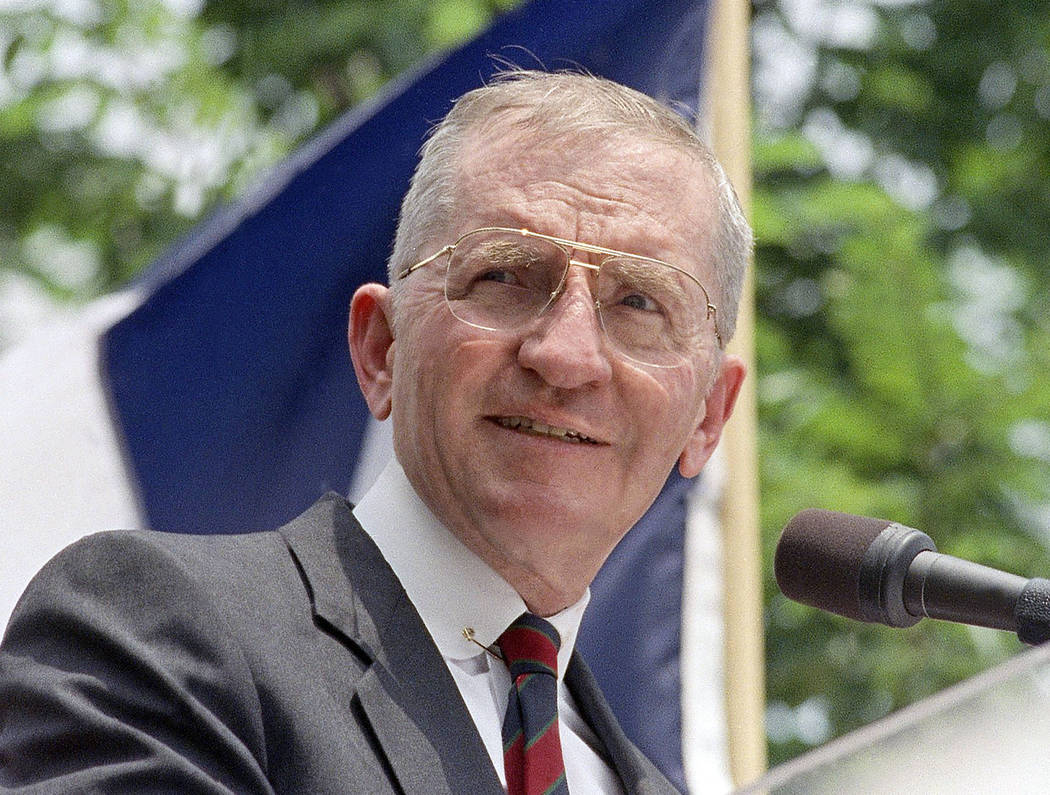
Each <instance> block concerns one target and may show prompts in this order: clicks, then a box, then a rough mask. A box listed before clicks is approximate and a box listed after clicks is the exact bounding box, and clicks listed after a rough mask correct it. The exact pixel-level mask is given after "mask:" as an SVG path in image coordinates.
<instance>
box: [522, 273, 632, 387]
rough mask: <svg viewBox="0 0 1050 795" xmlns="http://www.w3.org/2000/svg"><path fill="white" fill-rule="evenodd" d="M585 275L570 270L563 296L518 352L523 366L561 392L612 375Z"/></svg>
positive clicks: (601, 380)
mask: <svg viewBox="0 0 1050 795" xmlns="http://www.w3.org/2000/svg"><path fill="white" fill-rule="evenodd" d="M585 273H586V272H585V271H584V272H581V271H576V270H575V269H571V270H570V273H569V274H567V275H566V282H565V288H564V290H563V291H562V293H561V295H560V296H558V298H557V300H555V302H554V303H553V304H552V305H551V306H549V307H548V308H547V310H546V311H545V312H544V313H543V314H542V315H541V316H540V317H539V318H538V319H537V320H536V321H535V323H534V325H532V326H531V327H530V330H529V332H528V334H527V335H526V337H525V339H524V340H523V341H522V343H521V347H520V348H519V349H518V362H519V363H520V364H521V366H522V367H524V368H526V369H527V370H532V371H534V372H535V373H537V374H538V375H539V376H540V377H541V378H542V379H543V380H544V381H545V382H547V383H548V384H550V385H551V386H554V387H559V388H561V389H576V388H579V387H582V386H586V385H588V384H598V383H604V382H605V381H608V380H609V378H610V376H611V375H612V366H611V364H610V362H609V357H608V352H607V349H606V343H605V333H604V332H603V331H602V327H601V321H600V320H599V318H598V313H597V310H596V308H595V303H594V297H593V296H592V295H591V290H590V287H589V285H588V281H589V280H588V279H587V278H586V276H585Z"/></svg>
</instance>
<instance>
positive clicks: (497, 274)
mask: <svg viewBox="0 0 1050 795" xmlns="http://www.w3.org/2000/svg"><path fill="white" fill-rule="evenodd" d="M477 280H478V281H479V282H496V283H498V284H509V285H517V284H521V280H520V279H519V278H518V277H517V275H516V274H515V273H514V272H513V271H509V270H505V269H500V268H491V269H490V270H487V271H484V272H482V273H481V274H480V275H479V276H478V278H477Z"/></svg>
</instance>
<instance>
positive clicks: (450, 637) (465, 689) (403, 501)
mask: <svg viewBox="0 0 1050 795" xmlns="http://www.w3.org/2000/svg"><path fill="white" fill-rule="evenodd" d="M354 516H355V517H357V520H358V521H359V522H360V523H361V526H362V527H363V528H364V529H365V531H366V532H367V533H368V534H369V535H370V536H371V537H372V539H373V540H374V541H375V542H376V545H377V546H378V547H379V549H380V551H381V552H382V553H383V557H385V558H386V560H387V562H388V563H389V564H390V567H391V568H392V569H393V570H394V573H395V574H396V575H397V577H398V579H399V580H400V581H401V584H402V586H403V587H404V589H405V592H406V593H407V594H408V598H409V599H410V600H411V601H412V604H413V606H414V607H415V608H416V610H417V611H418V613H419V615H420V617H421V618H422V619H423V623H424V624H425V625H426V628H427V630H428V631H429V632H430V636H431V637H432V638H433V639H434V642H435V644H437V647H438V650H439V651H440V652H441V656H442V657H443V658H444V660H445V664H446V665H447V666H448V669H449V671H450V672H451V673H452V678H453V679H454V680H455V682H456V686H457V687H458V688H459V692H460V694H461V695H462V696H463V701H464V702H465V703H466V705H467V709H468V711H469V712H470V716H471V718H473V719H474V724H475V725H476V726H477V729H478V734H479V735H481V740H482V742H483V743H484V744H485V749H486V750H487V751H488V753H489V757H490V758H491V759H492V765H493V767H494V768H495V769H496V772H497V774H498V775H499V779H500V781H501V782H502V783H503V786H504V787H506V785H507V784H506V781H507V780H506V774H505V772H504V769H503V744H502V740H501V730H502V726H503V714H504V712H505V711H506V708H507V698H508V694H509V693H510V685H511V680H510V673H509V672H508V671H507V667H506V666H505V665H504V664H503V663H502V662H501V661H500V660H498V659H497V658H495V657H493V656H491V655H490V654H489V653H488V652H486V651H485V650H484V649H483V648H481V647H485V648H489V647H493V646H494V644H495V643H496V640H497V639H498V638H499V636H500V634H502V632H503V630H505V629H506V628H507V627H508V626H509V625H510V624H511V622H512V621H514V619H516V618H517V617H518V616H520V615H521V614H522V613H524V612H525V611H526V609H527V608H526V607H525V602H524V601H523V600H522V598H521V596H519V595H518V593H517V592H516V591H515V590H514V589H513V588H512V587H511V586H510V584H509V583H507V581H506V580H504V579H503V578H502V577H500V576H499V575H498V574H497V573H496V572H495V571H493V570H492V569H491V568H490V567H489V566H488V564H487V563H485V562H484V561H483V560H482V559H481V558H479V557H478V556H477V555H475V554H474V553H473V552H471V551H470V550H469V549H467V547H466V546H464V545H463V544H462V542H460V540H459V539H458V538H456V536H454V535H453V534H452V533H451V532H450V531H449V530H448V529H446V528H445V527H444V526H443V525H442V524H441V523H440V522H439V521H438V520H437V519H436V518H435V517H434V515H433V514H432V513H431V512H430V510H429V509H428V508H427V507H426V505H425V504H424V503H423V501H422V500H421V499H420V498H419V496H418V495H417V494H416V492H415V490H414V489H413V488H412V485H411V484H410V483H409V481H408V478H407V477H406V476H405V473H404V470H402V468H401V466H400V464H398V463H397V461H396V459H391V461H390V463H389V464H388V465H387V467H386V469H384V470H383V472H382V474H381V475H380V476H379V478H378V479H377V480H376V482H375V484H374V485H373V486H372V488H370V489H369V490H368V492H367V493H366V494H365V496H364V497H363V498H362V499H361V501H360V502H359V503H358V505H357V506H356V507H355V508H354ZM589 599H590V592H589V591H588V592H587V593H585V594H584V596H583V597H582V598H581V599H580V600H579V601H578V602H577V603H576V604H574V605H571V606H570V607H567V608H565V609H564V610H562V611H561V612H560V613H557V614H556V615H553V616H548V617H547V620H548V621H550V622H551V624H553V625H554V627H555V629H557V630H558V634H559V635H560V636H561V648H560V649H559V651H558V721H559V726H560V730H559V735H560V737H561V746H562V757H563V759H564V760H565V775H566V779H567V781H568V784H569V790H570V791H571V792H587V793H590V792H595V793H605V792H608V793H622V792H623V787H622V785H621V784H620V780H619V778H618V777H617V776H616V774H615V773H614V772H613V770H612V769H611V768H610V767H609V765H608V764H606V762H605V760H604V759H603V758H602V757H601V756H600V755H599V754H598V752H597V751H596V750H595V749H598V748H601V742H600V741H599V739H598V738H597V736H595V734H594V732H593V731H592V730H591V728H590V727H589V726H588V725H587V724H586V722H585V721H584V720H583V718H582V717H581V715H580V713H579V710H578V709H577V707H576V705H575V703H574V702H573V699H572V696H571V695H570V694H569V691H568V688H566V686H565V682H564V674H565V668H566V666H567V665H568V664H569V658H570V657H571V656H572V650H573V647H574V645H575V643H576V634H577V632H578V631H579V628H580V621H581V619H582V618H583V611H584V608H585V607H586V606H587V602H588V601H589ZM465 630H467V631H468V632H470V633H471V634H472V636H473V639H474V641H476V642H472V641H471V640H468V639H467V638H466V637H465V633H464V631H465ZM478 644H480V646H479V645H478Z"/></svg>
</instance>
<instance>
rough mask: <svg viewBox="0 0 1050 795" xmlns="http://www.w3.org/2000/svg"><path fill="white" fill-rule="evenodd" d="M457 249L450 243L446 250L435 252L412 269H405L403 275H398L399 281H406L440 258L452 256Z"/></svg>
mask: <svg viewBox="0 0 1050 795" xmlns="http://www.w3.org/2000/svg"><path fill="white" fill-rule="evenodd" d="M455 247H456V246H455V244H454V243H449V244H448V245H447V246H445V247H444V248H442V249H440V250H438V251H436V252H434V253H433V254H431V255H430V256H429V257H427V258H426V259H423V260H420V261H419V262H417V263H416V264H415V265H412V266H411V267H408V268H405V269H404V270H403V271H401V273H399V274H398V275H397V278H398V279H404V278H405V277H406V276H408V274H410V273H414V272H415V271H417V270H419V269H420V268H422V267H423V266H424V265H429V264H430V263H431V262H433V261H434V260H436V259H438V258H439V257H443V256H445V255H446V254H450V253H451V252H452V249H454V248H455Z"/></svg>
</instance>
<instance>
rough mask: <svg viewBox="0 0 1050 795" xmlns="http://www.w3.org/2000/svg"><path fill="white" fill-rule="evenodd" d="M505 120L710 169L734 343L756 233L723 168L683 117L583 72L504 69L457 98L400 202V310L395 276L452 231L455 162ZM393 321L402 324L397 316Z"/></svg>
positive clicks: (718, 261)
mask: <svg viewBox="0 0 1050 795" xmlns="http://www.w3.org/2000/svg"><path fill="white" fill-rule="evenodd" d="M508 116H510V117H511V118H512V120H513V122H514V124H515V126H516V127H517V129H519V130H522V131H524V132H526V133H529V134H534V135H557V136H559V137H561V138H564V137H567V136H568V137H570V138H575V139H577V140H578V139H579V138H581V137H587V136H593V135H623V134H633V135H637V136H639V137H641V138H643V139H646V140H651V141H653V142H654V143H657V144H664V145H668V146H671V147H673V148H675V149H678V150H680V151H683V152H685V153H686V154H688V155H690V156H692V157H694V158H696V160H697V161H698V162H700V163H702V164H703V165H704V166H706V168H707V169H708V171H709V173H710V174H711V177H712V180H713V183H714V185H715V189H716V191H717V195H718V220H719V223H718V230H717V235H718V237H717V240H716V242H715V246H714V256H715V262H714V266H715V278H716V282H717V286H716V289H717V291H718V293H717V297H715V296H712V300H713V301H714V302H715V303H717V304H718V325H719V330H720V332H721V335H722V339H723V341H725V342H728V341H729V339H730V338H731V337H732V336H733V332H734V330H735V328H736V315H737V308H738V304H739V301H740V294H741V292H742V290H743V282H744V273H745V271H746V269H747V263H748V261H749V259H750V256H751V247H752V234H751V228H750V226H749V225H748V223H747V219H746V218H745V217H744V214H743V211H742V210H741V208H740V201H739V200H738V199H737V195H736V192H735V191H734V190H733V186H732V185H731V184H730V182H729V179H728V177H727V176H726V174H725V171H724V169H723V168H722V166H721V164H719V162H718V161H717V160H716V159H715V157H714V155H713V154H712V153H711V150H710V149H709V148H708V147H707V145H706V144H705V143H704V142H703V141H702V140H701V139H700V138H699V136H698V135H697V133H696V132H695V131H694V130H693V128H692V127H691V126H690V125H689V123H688V122H687V121H686V120H685V119H684V118H683V117H682V116H680V115H679V114H677V113H675V112H674V111H672V110H671V109H670V108H668V107H666V106H664V105H662V104H660V103H659V102H657V101H656V100H654V99H652V98H651V97H648V96H646V95H645V94H642V93H640V92H638V91H635V90H634V89H631V88H627V87H625V86H622V85H620V84H618V83H614V82H612V81H611V80H606V79H604V78H601V77H596V76H594V75H590V74H585V73H580V72H541V71H533V70H511V71H506V72H501V73H500V74H498V75H497V76H496V77H495V78H494V79H493V80H492V82H490V83H489V84H488V85H485V86H482V87H481V88H477V89H474V90H473V91H470V92H468V93H466V94H464V95H463V96H462V97H460V98H459V99H458V100H456V102H455V103H454V104H453V106H452V110H450V111H449V113H448V115H447V116H445V118H444V119H443V120H442V121H441V122H440V123H439V124H437V125H436V126H435V127H434V129H433V130H432V131H431V134H430V136H429V138H428V139H427V141H426V143H425V144H424V145H423V148H422V150H421V155H422V157H421V160H420V163H419V166H418V167H417V168H416V171H415V173H414V174H413V176H412V182H411V185H410V186H409V189H408V192H407V193H406V194H405V198H404V200H403V201H402V204H401V215H400V218H399V219H398V225H397V234H396V236H395V238H394V249H393V253H392V254H391V257H390V261H389V263H388V273H389V279H390V284H391V286H392V292H393V298H394V301H395V306H396V303H397V296H398V293H399V290H398V288H397V276H398V274H399V273H400V272H401V271H402V270H404V268H406V267H408V266H409V265H411V264H412V263H413V262H415V261H417V260H418V259H420V258H421V257H423V256H426V255H428V254H430V253H432V252H430V251H425V250H424V249H423V247H424V246H427V245H434V241H433V240H431V239H430V238H431V236H432V235H434V234H435V232H436V231H439V230H447V229H450V228H451V226H452V218H453V213H454V209H455V197H456V189H455V186H456V175H457V166H458V159H457V158H458V156H459V154H460V152H461V151H462V148H463V146H464V143H465V142H466V141H467V140H468V137H469V136H470V134H471V133H473V132H475V131H477V130H480V129H483V128H484V127H486V126H490V125H495V124H498V123H499V122H500V121H501V120H505V119H506V118H507V117H508ZM448 242H451V241H441V243H442V244H443V243H448ZM593 242H599V241H593ZM394 314H395V317H396V314H397V313H396V310H395V313H394Z"/></svg>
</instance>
